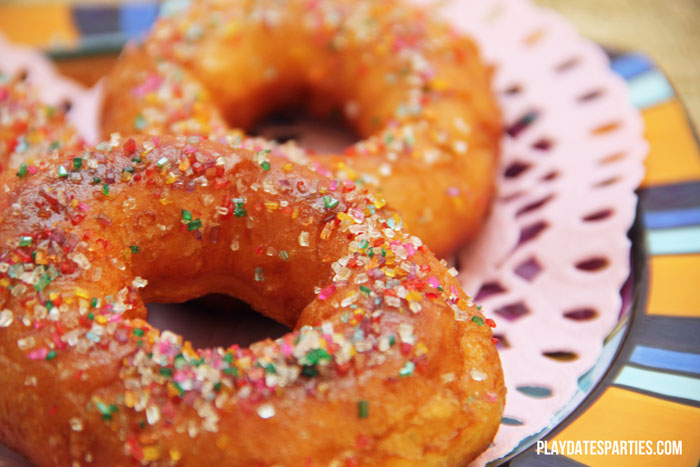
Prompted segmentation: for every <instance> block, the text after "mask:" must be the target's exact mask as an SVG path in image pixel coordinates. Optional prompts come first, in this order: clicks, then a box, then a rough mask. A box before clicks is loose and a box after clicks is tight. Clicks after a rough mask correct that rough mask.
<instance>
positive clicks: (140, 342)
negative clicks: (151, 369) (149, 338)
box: [136, 339, 143, 347]
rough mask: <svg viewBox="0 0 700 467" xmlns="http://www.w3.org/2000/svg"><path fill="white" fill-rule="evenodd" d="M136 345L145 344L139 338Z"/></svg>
mask: <svg viewBox="0 0 700 467" xmlns="http://www.w3.org/2000/svg"><path fill="white" fill-rule="evenodd" d="M136 345H137V346H139V347H141V346H142V345H143V341H142V340H141V339H139V340H137V341H136Z"/></svg>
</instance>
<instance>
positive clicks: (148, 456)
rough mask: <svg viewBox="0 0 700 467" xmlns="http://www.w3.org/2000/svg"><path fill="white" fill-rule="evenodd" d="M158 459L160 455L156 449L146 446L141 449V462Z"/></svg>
mask: <svg viewBox="0 0 700 467" xmlns="http://www.w3.org/2000/svg"><path fill="white" fill-rule="evenodd" d="M159 457H160V453H159V452H158V448H157V447H155V446H146V447H144V448H143V460H145V461H147V462H150V461H155V460H158V458H159Z"/></svg>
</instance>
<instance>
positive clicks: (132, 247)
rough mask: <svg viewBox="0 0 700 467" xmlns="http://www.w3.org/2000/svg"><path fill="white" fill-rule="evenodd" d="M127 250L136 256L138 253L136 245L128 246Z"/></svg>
mask: <svg viewBox="0 0 700 467" xmlns="http://www.w3.org/2000/svg"><path fill="white" fill-rule="evenodd" d="M129 248H131V254H134V255H135V254H136V253H138V252H139V246H138V245H129Z"/></svg>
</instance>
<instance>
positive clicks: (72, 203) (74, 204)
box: [70, 199, 78, 207]
mask: <svg viewBox="0 0 700 467" xmlns="http://www.w3.org/2000/svg"><path fill="white" fill-rule="evenodd" d="M70 204H71V206H73V207H76V206H77V205H78V200H77V199H74V200H73V201H71V202H70Z"/></svg>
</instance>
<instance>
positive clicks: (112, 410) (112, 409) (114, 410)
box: [109, 404, 119, 413]
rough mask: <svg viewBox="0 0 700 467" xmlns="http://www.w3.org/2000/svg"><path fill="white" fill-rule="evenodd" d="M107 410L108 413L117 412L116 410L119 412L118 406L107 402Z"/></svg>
mask: <svg viewBox="0 0 700 467" xmlns="http://www.w3.org/2000/svg"><path fill="white" fill-rule="evenodd" d="M109 412H110V413H117V412H119V407H117V406H116V405H114V404H109Z"/></svg>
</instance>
